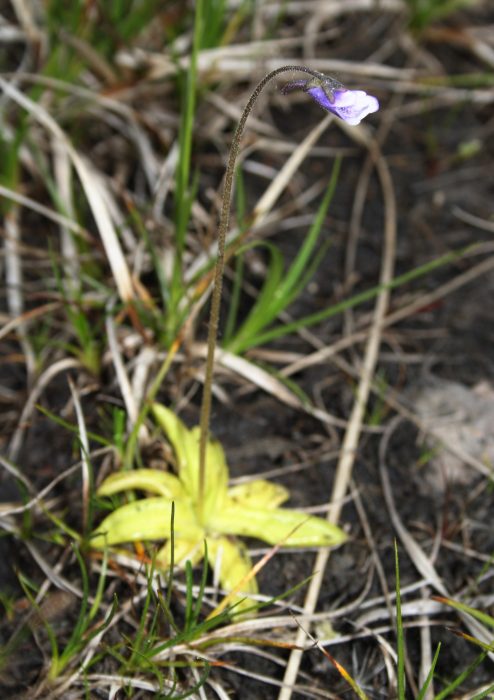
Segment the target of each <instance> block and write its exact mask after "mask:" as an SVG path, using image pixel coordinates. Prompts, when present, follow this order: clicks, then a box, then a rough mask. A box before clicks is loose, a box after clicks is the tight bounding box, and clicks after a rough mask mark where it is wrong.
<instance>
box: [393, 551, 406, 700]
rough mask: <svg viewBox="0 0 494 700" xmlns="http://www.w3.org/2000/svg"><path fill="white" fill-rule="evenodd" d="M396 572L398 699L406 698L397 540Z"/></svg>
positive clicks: (403, 699)
mask: <svg viewBox="0 0 494 700" xmlns="http://www.w3.org/2000/svg"><path fill="white" fill-rule="evenodd" d="M395 572H396V638H397V644H396V651H397V654H398V668H397V682H398V700H405V687H406V683H405V681H406V679H405V637H404V634H403V618H402V616H401V590H400V563H399V560H398V544H397V542H396V540H395Z"/></svg>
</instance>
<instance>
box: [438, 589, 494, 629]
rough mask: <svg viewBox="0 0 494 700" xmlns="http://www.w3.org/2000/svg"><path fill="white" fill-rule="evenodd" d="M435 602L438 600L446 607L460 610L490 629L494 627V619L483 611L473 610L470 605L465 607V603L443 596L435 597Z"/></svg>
mask: <svg viewBox="0 0 494 700" xmlns="http://www.w3.org/2000/svg"><path fill="white" fill-rule="evenodd" d="M434 600H437V601H439V602H440V603H443V604H444V605H449V607H451V608H454V609H455V610H459V611H460V612H464V613H467V614H468V615H471V616H472V617H474V618H475V619H476V620H479V622H482V623H483V624H484V625H487V626H488V627H494V617H492V615H488V614H487V613H484V612H482V611H481V610H476V609H475V608H471V607H470V606H469V605H465V603H459V602H458V601H456V600H452V599H451V598H443V597H442V596H434Z"/></svg>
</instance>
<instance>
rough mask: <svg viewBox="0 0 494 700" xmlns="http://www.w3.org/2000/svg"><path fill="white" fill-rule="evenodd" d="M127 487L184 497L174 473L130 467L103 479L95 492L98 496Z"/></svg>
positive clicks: (168, 495)
mask: <svg viewBox="0 0 494 700" xmlns="http://www.w3.org/2000/svg"><path fill="white" fill-rule="evenodd" d="M127 489H139V490H140V491H149V492H150V493H155V494H157V495H158V496H163V497H165V498H169V499H170V500H175V499H181V498H182V499H184V498H186V493H185V491H184V488H183V486H182V484H181V483H180V481H179V479H178V478H177V477H176V476H175V475H174V474H170V473H168V472H164V471H161V470H160V469H130V470H128V471H124V472H115V474H110V476H109V477H108V478H107V479H105V480H104V481H103V483H102V484H101V486H100V487H99V489H98V491H97V493H98V496H112V495H113V494H114V493H119V492H120V491H126V490H127Z"/></svg>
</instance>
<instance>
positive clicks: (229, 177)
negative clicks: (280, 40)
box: [197, 66, 326, 519]
mask: <svg viewBox="0 0 494 700" xmlns="http://www.w3.org/2000/svg"><path fill="white" fill-rule="evenodd" d="M293 71H299V72H301V73H307V74H309V75H311V76H312V77H314V78H318V79H325V78H326V76H325V75H323V74H322V73H319V72H318V71H315V70H312V69H311V68H307V67H306V66H282V67H281V68H277V69H276V70H273V71H271V73H268V75H266V76H265V77H264V78H263V79H262V80H261V82H260V83H259V84H258V85H257V87H256V88H255V90H254V92H253V93H252V95H251V96H250V99H249V101H248V102H247V105H246V107H245V109H244V111H243V112H242V116H241V117H240V121H239V123H238V125H237V129H236V131H235V134H234V136H233V140H232V145H231V146H230V154H229V156H228V165H227V168H226V173H225V184H224V187H223V199H222V204H221V214H220V222H219V229H218V256H217V258H216V267H215V270H214V279H213V292H212V295H211V310H210V317H209V328H208V340H207V356H206V374H205V378H204V390H203V394H202V404H201V415H200V421H199V424H200V439H199V494H198V503H197V507H198V515H199V519H202V510H203V503H204V489H205V483H206V446H207V442H208V437H209V422H210V416H211V395H212V383H213V368H214V352H215V348H216V341H217V336H218V324H219V320H220V303H221V289H222V285H223V271H224V268H225V243H226V234H227V231H228V225H229V221H230V206H231V199H232V189H233V180H234V175H235V162H236V160H237V156H238V152H239V148H240V141H241V138H242V134H243V132H244V128H245V123H246V121H247V118H248V116H249V114H250V113H251V111H252V108H253V107H254V104H255V103H256V100H257V98H258V97H259V95H260V94H261V92H262V90H263V89H264V87H265V86H266V85H267V84H268V83H269V82H270V81H271V80H272V79H273V78H276V76H278V75H280V74H281V73H288V72H293Z"/></svg>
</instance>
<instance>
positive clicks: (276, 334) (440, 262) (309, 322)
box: [251, 247, 471, 347]
mask: <svg viewBox="0 0 494 700" xmlns="http://www.w3.org/2000/svg"><path fill="white" fill-rule="evenodd" d="M468 250H471V247H468V248H463V249H462V250H460V251H453V252H452V253H447V254H446V255H443V256H441V257H440V258H437V259H436V260H432V261H430V262H428V263H425V264H424V265H420V266H419V267H416V268H414V269H413V270H409V271H408V272H405V273H404V274H403V275H398V277H395V278H394V279H393V280H391V282H390V283H389V284H387V285H382V284H378V285H376V286H375V287H371V289H367V290H366V291H365V292H360V293H359V294H355V295H354V296H353V297H351V298H350V299H345V301H342V302H340V303H338V304H334V306H331V307H330V308H329V309H324V310H323V311H318V312H317V313H314V314H310V315H309V316H304V318H301V319H299V320H297V321H293V322H292V323H286V324H284V325H283V326H276V327H275V328H273V329H271V330H268V331H266V332H265V333H261V334H260V335H258V336H256V337H255V338H253V342H252V345H251V347H254V346H258V345H264V344H265V343H269V342H270V341H271V340H275V339H276V338H281V337H282V336H284V335H288V334H289V333H293V332H295V331H298V330H299V329H300V328H306V327H307V326H313V325H314V324H316V323H320V322H321V321H324V320H326V319H328V318H331V317H332V316H337V315H338V314H340V313H342V312H343V311H346V310H347V309H352V308H354V307H355V306H358V305H359V304H362V303H363V302H365V301H370V300H371V299H374V297H376V296H377V295H378V294H379V293H380V292H382V291H383V290H384V289H396V288H397V287H401V286H402V285H403V284H406V283H407V282H411V281H413V280H415V279H418V278H420V277H424V275H427V274H429V273H430V272H433V271H434V270H436V269H437V268H439V267H443V266H444V265H448V264H449V263H452V262H455V261H456V260H458V258H460V257H461V256H462V255H464V254H465V253H466V252H467V251H468Z"/></svg>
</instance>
